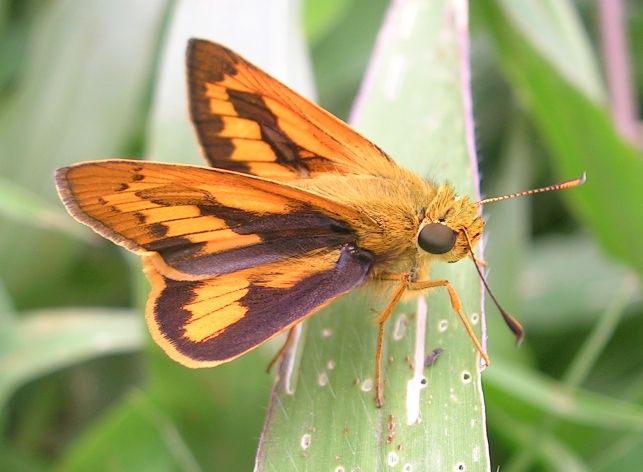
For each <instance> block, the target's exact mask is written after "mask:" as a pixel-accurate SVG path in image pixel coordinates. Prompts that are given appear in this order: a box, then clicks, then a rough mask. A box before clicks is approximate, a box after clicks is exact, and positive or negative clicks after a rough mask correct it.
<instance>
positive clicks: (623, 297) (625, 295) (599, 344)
mask: <svg viewBox="0 0 643 472" xmlns="http://www.w3.org/2000/svg"><path fill="white" fill-rule="evenodd" d="M634 292H635V283H632V284H627V285H625V286H624V287H623V288H622V290H621V291H620V292H618V293H616V294H615V296H614V298H613V299H612V303H611V304H610V306H609V307H608V309H607V310H605V312H604V313H603V316H601V318H600V319H599V322H598V323H597V324H596V326H595V327H594V329H592V332H591V333H590V335H589V336H588V337H587V339H586V340H585V341H584V342H583V344H582V346H581V347H580V349H579V350H578V352H577V353H576V355H575V356H574V359H573V360H572V362H571V363H570V365H569V368H568V369H567V371H566V372H565V374H564V375H563V377H562V383H563V384H564V385H565V386H566V387H567V389H568V390H569V391H570V393H571V391H572V390H574V389H576V388H578V387H579V386H580V385H581V384H582V383H583V382H584V381H585V379H586V378H587V376H588V374H589V373H590V371H591V369H592V367H593V366H594V365H595V364H596V361H597V360H598V358H599V357H600V355H601V353H602V352H603V350H604V349H605V346H606V345H607V343H608V342H609V340H610V339H611V337H612V335H613V334H614V330H615V329H616V327H617V326H618V324H619V322H620V321H621V319H622V317H623V313H624V312H625V308H626V307H627V306H628V303H629V301H630V300H631V299H632V297H633V295H634ZM558 423H559V420H558V418H556V417H555V416H554V415H553V414H551V413H547V414H546V415H545V416H544V418H543V419H542V420H541V421H540V424H538V425H536V426H535V427H534V428H532V434H530V435H529V436H528V438H527V440H526V441H524V442H523V445H524V446H527V445H528V446H529V447H521V448H518V450H519V451H520V452H519V453H518V454H516V455H515V456H514V457H513V458H512V459H511V460H510V461H509V462H508V463H507V464H506V466H505V470H506V471H507V472H521V471H525V470H529V469H530V467H531V465H532V464H533V462H534V460H535V459H536V458H537V457H538V455H539V454H540V452H541V450H542V447H543V445H544V444H545V439H546V438H548V437H549V436H550V434H551V433H552V432H553V431H554V429H555V428H556V426H557V425H558Z"/></svg>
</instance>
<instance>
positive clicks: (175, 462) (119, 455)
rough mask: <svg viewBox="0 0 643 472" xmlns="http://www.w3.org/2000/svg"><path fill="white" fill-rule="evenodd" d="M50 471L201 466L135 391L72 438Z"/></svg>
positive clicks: (192, 469)
mask: <svg viewBox="0 0 643 472" xmlns="http://www.w3.org/2000/svg"><path fill="white" fill-rule="evenodd" d="M125 432H126V434H124V433H125ZM54 470H58V471H61V472H62V471H64V472H71V471H79V472H80V471H87V470H131V471H137V472H145V471H150V472H158V471H161V472H163V471H168V472H170V471H175V470H182V471H186V472H198V471H200V470H202V469H201V468H200V467H199V465H198V464H197V462H196V460H195V458H194V457H193V456H192V454H191V452H190V449H189V447H188V446H187V444H186V443H185V439H184V438H183V437H182V436H181V433H180V432H179V431H178V430H177V428H176V426H175V425H174V423H173V422H172V420H171V419H170V418H167V417H166V415H165V413H164V411H163V410H162V409H161V408H158V406H157V405H155V404H154V402H153V401H152V400H151V399H150V398H149V397H148V396H146V395H145V394H143V393H142V392H137V391H135V392H134V393H132V394H131V395H129V396H127V397H125V398H124V399H123V401H121V402H120V403H119V404H118V405H117V406H116V407H115V408H113V409H112V410H111V411H110V412H108V413H107V414H106V415H105V416H104V417H103V418H102V420H101V421H100V422H98V423H97V424H96V425H95V426H94V427H93V428H92V429H91V430H90V431H88V432H87V433H86V434H85V435H84V436H83V437H82V438H81V439H80V440H78V441H76V442H75V443H74V445H73V447H72V448H71V449H70V450H69V451H68V454H67V456H65V457H64V458H63V460H62V461H61V462H60V463H59V464H58V467H56V468H55V469H54Z"/></svg>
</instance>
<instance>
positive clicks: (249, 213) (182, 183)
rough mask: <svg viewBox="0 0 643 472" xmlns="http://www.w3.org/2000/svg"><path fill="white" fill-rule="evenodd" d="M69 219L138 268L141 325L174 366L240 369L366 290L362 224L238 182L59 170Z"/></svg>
mask: <svg viewBox="0 0 643 472" xmlns="http://www.w3.org/2000/svg"><path fill="white" fill-rule="evenodd" d="M56 182H57V186H58V189H59V193H60V196H61V199H62V200H63V203H64V204H65V206H66V207H67V210H68V211H69V212H70V213H71V214H72V215H73V216H74V217H75V218H77V219H78V220H79V221H81V222H82V223H85V224H87V225H88V226H90V227H91V228H92V229H94V230H95V231H97V232H98V233H100V234H101V235H103V236H105V237H106V238H108V239H110V240H112V241H114V242H115V243H117V244H120V245H122V246H124V247H126V248H127V249H129V250H131V251H133V252H135V253H138V254H139V255H141V256H143V259H144V265H145V271H146V274H147V276H148V278H149V279H150V281H151V284H152V293H151V295H150V299H149V302H148V307H147V315H146V317H147V320H148V324H149V327H150V330H151V332H152V333H153V335H154V338H155V339H156V341H157V342H158V343H159V344H160V345H161V346H162V347H163V348H164V349H165V350H166V352H168V354H169V355H170V356H171V357H172V358H174V359H176V360H177V361H179V362H181V363H183V364H185V365H188V366H191V367H200V366H211V365H216V364H219V363H221V362H225V361H228V360H231V359H233V358H234V357H237V356H239V355H241V354H243V353H244V352H246V351H248V350H249V349H251V348H253V347H255V346H257V345H258V344H260V343H261V342H263V341H265V340H267V339H269V338H271V337H272V336H274V335H276V334H278V333H279V332H280V331H282V330H284V329H286V328H288V327H289V326H291V325H293V324H294V323H296V322H298V321H299V320H301V319H302V318H304V317H305V316H308V315H310V314H312V313H314V312H315V311H317V310H318V309H319V308H321V307H322V306H324V305H325V304H326V303H328V302H329V301H331V300H333V299H334V298H336V297H337V296H339V295H341V294H343V293H345V292H347V291H348V290H350V289H352V288H354V287H356V286H359V285H361V284H363V283H364V282H365V281H366V278H367V276H368V273H369V271H370V268H371V265H372V262H373V259H372V257H371V255H370V254H369V253H368V252H365V251H361V250H359V249H358V248H357V246H356V243H355V240H356V235H355V232H354V227H353V226H354V225H366V226H368V225H371V224H372V223H371V222H370V221H369V220H365V219H364V217H363V216H362V215H360V214H359V213H357V212H355V211H353V210H351V209H350V208H346V207H344V206H342V205H339V204H337V203H334V202H332V201H329V200H327V199H325V198H323V197H320V196H317V195H315V194H311V193H308V192H305V191H303V190H300V189H297V188H294V187H290V186H287V185H283V184H278V183H275V182H270V181H266V180H263V179H259V178H256V177H253V176H249V175H244V174H238V173H235V172H230V171H225V170H220V169H208V168H201V167H194V166H184V165H174V164H160V163H152V162H140V161H124V160H109V161H96V162H87V163H81V164H78V165H75V166H72V167H66V168H62V169H59V170H58V171H57V174H56Z"/></svg>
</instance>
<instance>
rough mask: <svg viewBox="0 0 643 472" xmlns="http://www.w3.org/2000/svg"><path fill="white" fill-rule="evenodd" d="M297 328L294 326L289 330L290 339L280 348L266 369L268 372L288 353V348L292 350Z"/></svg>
mask: <svg viewBox="0 0 643 472" xmlns="http://www.w3.org/2000/svg"><path fill="white" fill-rule="evenodd" d="M296 328H297V326H293V327H292V328H290V330H288V337H287V338H286V340H285V341H284V343H283V345H282V346H281V347H280V348H279V351H277V354H275V356H274V357H273V358H272V360H271V361H270V363H269V364H268V367H266V372H267V373H270V370H271V369H272V366H274V365H275V364H276V363H277V361H278V360H280V359H281V358H282V357H283V356H284V354H286V351H287V350H288V348H290V345H291V344H292V342H293V340H294V339H295V329H296Z"/></svg>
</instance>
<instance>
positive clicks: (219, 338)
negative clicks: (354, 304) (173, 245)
mask: <svg viewBox="0 0 643 472" xmlns="http://www.w3.org/2000/svg"><path fill="white" fill-rule="evenodd" d="M371 264H372V258H371V256H370V255H369V254H368V253H366V252H363V251H359V250H356V249H355V248H353V247H350V246H344V247H341V248H335V249H318V250H314V251H310V252H308V253H305V254H301V255H299V256H297V257H291V258H288V259H285V260H282V261H280V262H274V263H271V264H264V265H261V266H258V267H252V268H249V269H245V270H241V271H238V272H234V273H230V274H225V275H220V276H216V277H212V278H209V279H204V280H193V281H190V280H172V279H170V278H168V277H166V276H164V275H163V274H161V273H160V272H159V271H158V270H157V268H156V266H155V265H154V264H153V263H151V262H150V261H149V260H146V261H145V270H146V274H147V276H148V278H149V280H150V282H151V284H152V293H151V295H150V298H149V301H148V305H147V311H146V318H147V323H148V326H149V328H150V331H151V332H152V335H153V337H154V339H155V340H156V342H157V343H158V344H159V345H160V346H161V347H162V348H163V349H164V350H165V351H166V352H167V353H168V355H169V356H170V357H172V358H173V359H175V360H176V361H178V362H181V363H182V364H184V365H187V366H189V367H208V366H214V365H217V364H221V363H223V362H227V361H229V360H232V359H234V358H235V357H237V356H239V355H241V354H243V353H244V352H246V351H248V350H250V349H252V348H254V347H256V346H258V345H259V344H261V343H263V342H264V341H266V340H268V339H270V338H271V337H273V336H275V335H276V334H278V333H280V332H282V331H284V330H285V329H287V328H289V327H291V326H293V325H294V324H296V323H298V322H299V321H301V320H302V319H304V318H305V317H307V316H309V315H311V314H313V313H315V312H316V311H318V310H319V309H320V308H322V307H323V306H324V305H326V304H327V303H328V302H330V301H332V300H333V299H335V298H336V297H338V296H340V295H342V294H343V293H346V292H347V291H349V290H351V289H353V288H355V287H358V286H360V285H362V284H363V283H364V282H365V281H366V279H367V276H368V272H369V270H370V267H371Z"/></svg>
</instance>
